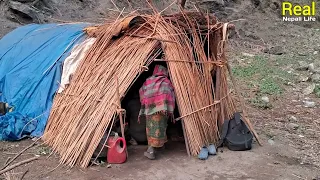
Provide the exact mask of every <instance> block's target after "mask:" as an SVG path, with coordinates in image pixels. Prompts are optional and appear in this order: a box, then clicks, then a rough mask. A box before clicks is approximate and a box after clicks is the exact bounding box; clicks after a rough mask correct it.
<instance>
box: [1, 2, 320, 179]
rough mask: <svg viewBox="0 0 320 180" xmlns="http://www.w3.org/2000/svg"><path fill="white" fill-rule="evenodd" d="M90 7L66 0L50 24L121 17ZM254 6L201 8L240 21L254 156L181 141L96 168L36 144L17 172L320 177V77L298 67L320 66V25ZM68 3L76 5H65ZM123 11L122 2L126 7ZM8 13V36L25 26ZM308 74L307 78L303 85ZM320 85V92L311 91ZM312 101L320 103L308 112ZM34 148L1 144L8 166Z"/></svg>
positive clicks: (103, 6) (234, 40) (36, 175)
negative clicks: (197, 151)
mask: <svg viewBox="0 0 320 180" xmlns="http://www.w3.org/2000/svg"><path fill="white" fill-rule="evenodd" d="M57 1H58V0H57ZM84 2H85V3H87V4H83V3H81V2H80V1H79V2H78V1H70V2H68V3H69V4H68V3H67V2H65V1H62V0H61V2H60V4H59V5H57V7H58V9H59V10H60V11H61V12H62V13H61V14H62V16H60V15H56V14H54V15H52V16H50V17H47V19H48V22H60V21H61V19H62V21H78V20H81V19H85V20H86V21H89V22H101V21H102V20H101V18H103V17H105V16H106V15H107V14H109V13H111V14H112V13H115V12H113V11H111V10H110V8H113V9H114V7H112V6H113V5H112V3H111V2H109V1H105V2H102V1H96V2H95V3H90V2H92V1H84ZM119 2H120V1H119ZM121 2H122V1H121ZM216 2H218V1H211V3H216ZM228 2H233V1H228ZM252 2H258V1H240V0H239V1H235V3H230V4H227V5H225V6H219V4H214V6H213V5H212V4H205V3H204V4H201V8H205V7H206V8H207V9H209V10H210V12H218V13H217V15H218V16H219V17H220V19H221V20H222V21H232V20H237V21H234V22H233V23H234V24H235V25H236V27H237V34H236V35H233V36H232V37H231V38H230V43H229V52H228V57H229V61H230V62H231V64H232V66H233V68H234V74H235V76H236V78H237V79H238V83H239V85H240V86H241V90H242V96H243V97H244V98H245V100H246V105H247V109H248V112H249V119H250V120H251V121H252V122H253V124H254V126H255V129H256V131H257V132H258V134H259V136H260V138H261V139H262V141H263V146H259V145H257V143H256V142H255V143H254V146H253V149H252V150H250V151H246V152H233V151H229V150H227V149H224V150H223V152H220V151H219V153H218V155H217V156H212V157H210V158H209V159H208V160H206V161H200V160H198V159H196V158H195V157H188V156H187V154H186V150H185V146H184V144H181V143H172V142H171V143H169V145H168V147H167V149H166V150H165V151H164V152H163V153H161V154H160V157H159V159H158V160H154V161H150V160H147V159H145V158H144V157H143V151H144V150H145V148H146V147H145V146H135V147H133V146H131V147H130V148H129V159H128V161H127V162H126V163H125V164H122V165H111V167H108V166H107V165H101V166H93V167H90V168H88V169H80V168H77V167H75V168H72V169H69V168H68V167H64V166H62V165H60V166H58V165H59V158H58V156H57V155H52V156H50V157H49V156H48V155H49V154H50V148H48V147H45V146H36V147H34V148H32V149H30V150H28V151H27V152H25V153H24V154H23V155H22V156H21V157H20V158H19V159H18V161H19V160H22V159H26V158H29V157H32V156H34V155H39V156H40V159H39V160H37V161H34V162H32V163H30V164H27V165H24V166H22V167H19V168H16V169H14V173H16V174H17V176H19V177H20V176H21V175H22V173H23V172H25V171H26V170H29V171H28V173H27V174H26V176H25V179H79V180H82V179H88V180H89V179H183V180H185V179H206V180H207V179H208V180H209V179H259V180H260V179H262V180H264V179H266V180H269V179H279V180H280V179H281V180H282V179H288V180H291V179H316V180H318V179H320V153H319V152H320V143H319V139H320V117H319V115H320V108H319V107H320V98H319V97H320V95H319V94H317V93H319V92H320V86H319V83H320V82H319V81H315V80H313V79H312V78H311V77H312V76H313V75H314V74H317V73H315V72H312V71H310V69H309V70H303V71H301V70H297V69H298V68H299V66H300V65H299V61H304V62H306V63H307V64H310V63H313V64H318V63H319V64H320V30H319V28H320V26H319V22H314V23H312V22H310V23H289V22H283V21H282V20H281V18H280V17H279V9H277V8H276V7H275V4H272V3H263V4H262V5H259V6H257V7H256V6H255V5H254V4H252ZM259 2H260V1H259ZM261 2H262V1H261ZM261 2H260V3H261ZM268 2H269V1H268ZM270 2H271V1H270ZM272 2H273V1H272ZM110 3H111V4H110ZM209 3H210V2H209ZM136 4H137V5H139V3H138V2H137V3H136ZM66 5H70V7H72V8H66V7H65V8H63V7H64V6H66ZM71 5H72V6H71ZM89 5H90V6H91V7H90V6H89ZM122 6H124V4H121V3H120V4H119V8H121V7H122ZM159 6H165V5H164V4H161V3H160V5H159ZM189 6H190V7H189V8H192V7H193V6H192V5H189ZM1 8H2V7H1V1H0V10H1ZM90 8H91V11H89V10H88V9H90ZM108 9H109V10H108ZM3 12H4V11H1V12H0V37H1V36H3V35H4V34H5V33H7V32H9V31H11V30H12V29H13V28H15V27H18V26H20V25H21V24H19V23H16V22H12V21H8V19H7V18H6V17H5V16H1V13H2V14H3ZM58 19H59V20H58ZM243 19H245V20H243ZM318 20H320V18H318ZM273 47H276V48H275V49H276V52H270V51H269V53H266V49H271V48H273ZM302 77H306V78H303V79H306V80H301V78H302ZM313 84H314V85H315V87H316V88H315V89H314V90H313V91H312V92H311V93H304V90H305V89H306V88H307V87H309V86H310V85H313ZM318 88H319V90H318V91H317V89H318ZM262 97H268V99H269V101H268V102H264V101H262V100H261V98H262ZM305 101H311V102H314V104H315V105H314V106H312V107H305ZM31 143H32V140H30V139H27V140H22V141H19V142H0V167H1V164H4V163H5V161H6V160H7V159H8V157H13V156H14V153H17V152H19V151H20V150H21V149H23V148H24V147H26V146H28V145H29V144H31ZM1 178H3V177H2V176H0V179H1Z"/></svg>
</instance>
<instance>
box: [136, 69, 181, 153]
mask: <svg viewBox="0 0 320 180" xmlns="http://www.w3.org/2000/svg"><path fill="white" fill-rule="evenodd" d="M139 94H140V102H141V109H140V113H139V118H146V134H147V139H148V149H147V151H146V152H144V156H146V157H147V158H149V159H155V158H156V157H155V148H161V147H163V146H164V144H165V143H166V142H167V135H166V130H167V121H168V119H169V118H170V117H172V116H173V111H174V106H175V96H174V89H173V86H172V84H171V81H170V80H169V79H168V70H167V69H166V68H165V67H164V66H162V65H156V66H155V68H154V71H153V74H152V76H150V77H149V78H147V80H146V81H145V82H144V84H143V85H142V87H141V88H140V90H139Z"/></svg>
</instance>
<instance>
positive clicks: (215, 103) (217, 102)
mask: <svg viewBox="0 0 320 180" xmlns="http://www.w3.org/2000/svg"><path fill="white" fill-rule="evenodd" d="M231 92H232V91H230V92H229V93H228V94H227V95H226V96H224V97H223V98H221V100H222V99H224V98H226V97H227V96H228V95H229V94H230V93H231ZM221 100H219V101H216V102H214V103H212V104H210V105H208V106H205V107H203V108H200V109H197V110H195V111H192V112H191V113H189V114H186V115H183V116H181V117H178V118H176V119H175V121H178V120H180V119H182V118H184V117H187V116H190V115H192V114H194V113H196V112H199V111H202V110H204V109H207V108H209V107H211V106H214V105H217V104H219V103H221Z"/></svg>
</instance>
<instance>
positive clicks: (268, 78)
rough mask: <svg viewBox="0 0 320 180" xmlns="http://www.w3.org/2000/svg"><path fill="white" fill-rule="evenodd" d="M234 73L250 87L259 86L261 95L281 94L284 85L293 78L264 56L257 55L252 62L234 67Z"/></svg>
mask: <svg viewBox="0 0 320 180" xmlns="http://www.w3.org/2000/svg"><path fill="white" fill-rule="evenodd" d="M247 60H248V59H247ZM249 60H250V59H249ZM233 73H234V75H235V76H236V77H237V78H238V79H240V80H241V81H243V82H245V83H246V84H247V85H248V87H258V88H259V95H264V94H268V95H280V94H281V93H283V91H284V88H283V85H284V84H286V83H287V82H288V81H291V79H292V78H293V76H292V75H291V74H289V73H288V72H287V71H284V70H282V69H281V68H280V67H278V66H275V63H274V62H270V61H268V59H267V58H265V57H264V56H255V57H253V58H252V59H251V63H250V64H247V65H245V66H236V67H234V68H233Z"/></svg>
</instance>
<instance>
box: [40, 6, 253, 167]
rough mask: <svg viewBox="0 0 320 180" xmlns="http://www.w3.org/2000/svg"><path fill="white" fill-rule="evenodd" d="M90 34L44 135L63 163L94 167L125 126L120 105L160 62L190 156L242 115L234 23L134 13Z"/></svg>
mask: <svg viewBox="0 0 320 180" xmlns="http://www.w3.org/2000/svg"><path fill="white" fill-rule="evenodd" d="M229 27H230V26H229ZM84 30H85V31H86V32H87V34H88V37H94V38H96V39H95V41H94V43H93V45H92V46H91V47H90V49H89V50H88V51H87V53H86V55H85V57H84V58H83V59H82V60H81V62H80V64H79V66H78V67H77V70H76V72H75V74H74V75H73V77H72V80H71V82H70V85H69V86H68V87H67V88H66V89H65V90H64V91H63V92H62V93H60V94H57V95H56V96H55V100H54V104H53V107H52V111H51V114H50V117H49V121H48V123H47V126H46V130H45V133H44V136H43V139H44V141H45V143H47V144H48V145H49V146H51V147H52V148H53V150H54V151H55V152H58V153H59V154H60V156H61V163H63V164H66V165H69V166H74V165H80V166H81V167H87V166H88V164H89V162H90V159H91V157H92V155H93V153H94V151H95V149H96V148H97V147H98V145H99V142H100V140H101V138H102V137H103V135H104V134H105V132H109V133H110V131H109V129H111V128H109V127H111V126H112V125H113V124H114V123H115V119H116V117H117V116H119V117H120V121H123V118H121V117H122V116H123V115H124V114H125V111H124V110H123V109H122V107H121V100H122V99H123V98H124V97H125V96H126V93H127V92H128V90H129V89H130V88H131V87H132V86H133V84H134V83H135V80H136V79H137V78H138V77H139V76H140V75H141V74H143V72H144V71H147V70H148V66H149V65H150V64H151V63H152V62H154V61H164V62H166V63H167V66H168V69H169V73H170V79H171V81H172V83H173V85H174V88H175V94H176V100H177V104H178V109H179V113H180V117H178V118H177V119H176V120H182V124H183V130H184V134H185V141H186V148H187V150H188V153H189V154H191V155H197V154H198V153H199V151H200V148H201V147H202V146H204V145H207V144H209V143H217V141H218V140H219V130H220V129H219V127H221V125H222V123H223V121H224V120H225V119H230V118H232V117H233V114H234V113H235V112H236V111H237V110H236V106H235V102H234V100H233V98H232V96H231V91H230V90H229V88H228V71H229V70H230V69H228V62H227V59H226V56H225V44H226V40H227V30H228V24H227V23H222V22H218V21H217V19H216V18H215V17H214V16H212V15H205V14H202V13H199V12H186V11H182V12H181V13H178V14H173V15H160V13H155V15H132V14H131V15H128V16H127V17H124V18H118V19H117V20H115V21H114V22H113V23H107V24H102V25H99V26H94V27H88V28H86V29H84ZM159 57H160V58H159ZM246 122H247V124H248V126H249V127H250V128H251V130H252V131H253V133H254V134H255V132H254V130H253V128H252V126H251V124H250V122H249V121H248V120H247V119H246ZM121 124H123V123H121ZM107 130H108V131H107Z"/></svg>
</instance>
